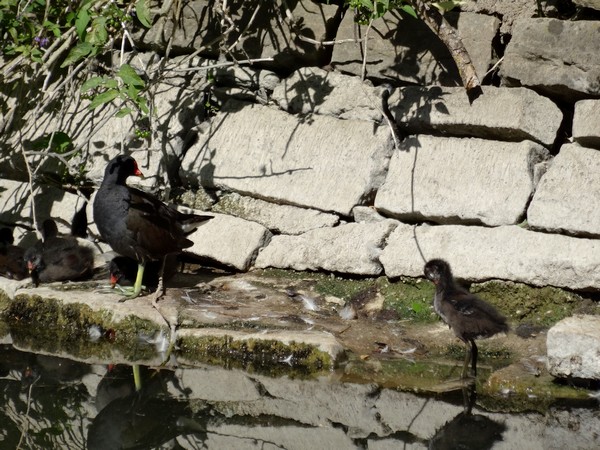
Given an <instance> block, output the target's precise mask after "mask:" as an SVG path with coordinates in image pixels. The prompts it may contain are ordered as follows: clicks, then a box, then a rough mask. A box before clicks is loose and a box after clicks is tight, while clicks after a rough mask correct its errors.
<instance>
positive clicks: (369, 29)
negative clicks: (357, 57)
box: [360, 17, 373, 81]
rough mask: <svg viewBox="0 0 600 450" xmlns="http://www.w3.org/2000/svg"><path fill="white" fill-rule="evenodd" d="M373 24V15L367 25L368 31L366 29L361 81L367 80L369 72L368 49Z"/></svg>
mask: <svg viewBox="0 0 600 450" xmlns="http://www.w3.org/2000/svg"><path fill="white" fill-rule="evenodd" d="M372 25H373V18H372V17H371V20H369V25H367V31H365V37H364V40H363V43H364V46H363V49H364V52H363V62H362V68H361V70H360V80H361V81H365V75H366V73H367V51H368V45H367V44H368V41H369V31H371V26H372Z"/></svg>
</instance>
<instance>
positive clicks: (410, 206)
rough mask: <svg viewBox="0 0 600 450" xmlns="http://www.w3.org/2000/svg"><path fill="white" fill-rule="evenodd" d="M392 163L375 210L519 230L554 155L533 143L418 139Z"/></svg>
mask: <svg viewBox="0 0 600 450" xmlns="http://www.w3.org/2000/svg"><path fill="white" fill-rule="evenodd" d="M401 146H402V150H403V151H399V152H395V153H394V155H393V156H392V160H391V161H390V167H389V171H388V175H387V178H386V182H385V183H384V184H383V186H382V187H381V188H380V189H379V191H378V192H377V196H376V197H375V207H376V208H377V210H379V211H380V212H383V213H384V214H388V215H391V216H393V217H396V218H400V219H406V220H429V221H434V222H438V223H483V224H486V225H506V224H515V223H518V222H519V221H520V220H522V217H523V216H524V214H525V208H526V206H527V202H528V201H529V198H530V197H531V194H532V193H533V189H534V184H533V167H534V166H535V164H536V163H538V162H541V161H543V160H544V159H545V158H547V157H548V152H547V151H546V150H545V149H544V148H543V147H542V146H540V145H538V144H535V143H533V142H530V141H524V142H520V143H513V142H499V141H487V140H482V139H459V138H440V137H433V136H425V135H420V136H415V137H410V138H408V139H406V140H404V141H403V142H402V144H401Z"/></svg>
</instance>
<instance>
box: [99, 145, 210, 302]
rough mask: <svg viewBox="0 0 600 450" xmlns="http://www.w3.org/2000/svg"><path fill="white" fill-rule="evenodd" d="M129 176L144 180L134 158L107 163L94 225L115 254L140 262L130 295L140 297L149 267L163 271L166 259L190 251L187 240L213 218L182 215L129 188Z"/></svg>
mask: <svg viewBox="0 0 600 450" xmlns="http://www.w3.org/2000/svg"><path fill="white" fill-rule="evenodd" d="M130 176H143V175H142V172H141V171H140V170H139V168H138V165H137V162H136V161H135V159H133V158H132V157H131V156H127V155H119V156H117V157H115V158H113V159H112V160H111V161H110V162H109V163H108V165H107V166H106V170H105V172H104V179H103V180H102V185H101V186H100V189H98V192H97V193H96V198H95V200H94V221H95V222H96V226H97V227H98V231H99V232H100V235H101V236H102V238H103V239H104V240H105V241H106V242H108V244H109V245H110V246H111V247H112V249H113V250H114V251H115V252H117V253H118V254H120V255H122V256H127V257H129V258H133V259H135V260H136V261H137V263H138V270H137V276H136V279H135V283H134V285H133V289H132V292H131V294H130V297H137V296H138V295H139V294H140V292H141V290H142V279H143V276H144V268H145V266H146V264H147V263H148V262H149V261H155V260H163V268H164V258H165V257H166V256H167V255H169V254H172V253H179V252H180V251H181V250H182V249H184V248H188V247H191V246H192V245H193V242H192V241H190V240H189V239H188V238H187V237H186V236H187V235H188V234H190V233H192V232H193V231H194V230H195V229H196V227H197V226H198V225H200V224H202V223H204V222H206V221H208V220H210V219H212V218H213V217H212V216H201V215H197V214H184V213H181V212H179V211H177V210H176V209H174V208H171V207H169V206H167V205H166V204H164V203H163V202H161V201H160V200H158V199H157V198H155V197H154V196H152V195H150V194H147V193H145V192H143V191H140V190H138V189H135V188H132V187H130V186H127V184H126V180H127V178H128V177H130ZM162 272H163V269H161V276H160V277H159V288H158V289H157V294H158V297H160V295H162ZM158 297H157V298H158ZM123 300H125V299H123ZM155 300H156V298H155ZM155 300H154V301H155Z"/></svg>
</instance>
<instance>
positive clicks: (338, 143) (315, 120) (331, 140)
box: [180, 101, 393, 216]
mask: <svg viewBox="0 0 600 450" xmlns="http://www.w3.org/2000/svg"><path fill="white" fill-rule="evenodd" d="M392 151H393V148H392V141H391V136H390V132H389V129H388V128H387V127H377V126H374V125H373V124H372V123H369V122H364V121H356V120H338V119H334V118H331V117H326V116H313V117H311V118H309V119H306V118H304V119H303V118H298V117H294V116H291V115H289V114H286V113H284V112H282V111H280V110H277V109H273V108H269V107H265V106H260V105H252V104H248V103H242V102H237V101H229V102H227V104H225V105H224V106H223V108H222V110H221V111H220V112H219V114H218V115H217V116H216V117H215V118H214V120H213V121H212V122H211V125H210V129H208V130H204V132H203V133H201V134H200V135H199V138H198V142H197V143H196V144H195V145H193V146H192V147H191V148H190V149H189V150H188V151H187V153H186V155H185V158H184V159H183V162H182V164H181V169H180V175H181V178H182V180H183V182H184V183H188V184H191V185H202V186H205V187H214V188H218V189H223V190H226V191H234V192H238V193H242V194H247V195H250V196H253V197H258V198H262V199H264V200H269V201H272V202H276V203H283V204H290V205H295V206H302V207H307V208H314V209H318V210H321V211H329V212H337V213H339V214H342V215H345V216H349V215H350V212H351V210H352V208H353V207H354V206H356V205H357V204H362V203H364V202H366V201H368V199H369V198H372V196H373V195H374V191H375V190H376V189H377V188H378V187H379V186H380V185H381V184H382V183H383V180H384V177H385V172H386V170H387V163H388V161H389V158H390V156H391V154H392Z"/></svg>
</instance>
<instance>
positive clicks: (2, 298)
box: [0, 289, 12, 315]
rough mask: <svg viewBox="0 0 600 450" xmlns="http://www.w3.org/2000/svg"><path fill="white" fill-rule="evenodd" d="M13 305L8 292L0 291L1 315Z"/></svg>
mask: <svg viewBox="0 0 600 450" xmlns="http://www.w3.org/2000/svg"><path fill="white" fill-rule="evenodd" d="M11 303H12V300H11V299H10V297H9V296H8V294H7V293H6V292H4V291H3V290H1V289H0V315H1V314H3V313H4V311H6V310H7V309H8V307H9V306H10V304H11Z"/></svg>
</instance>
